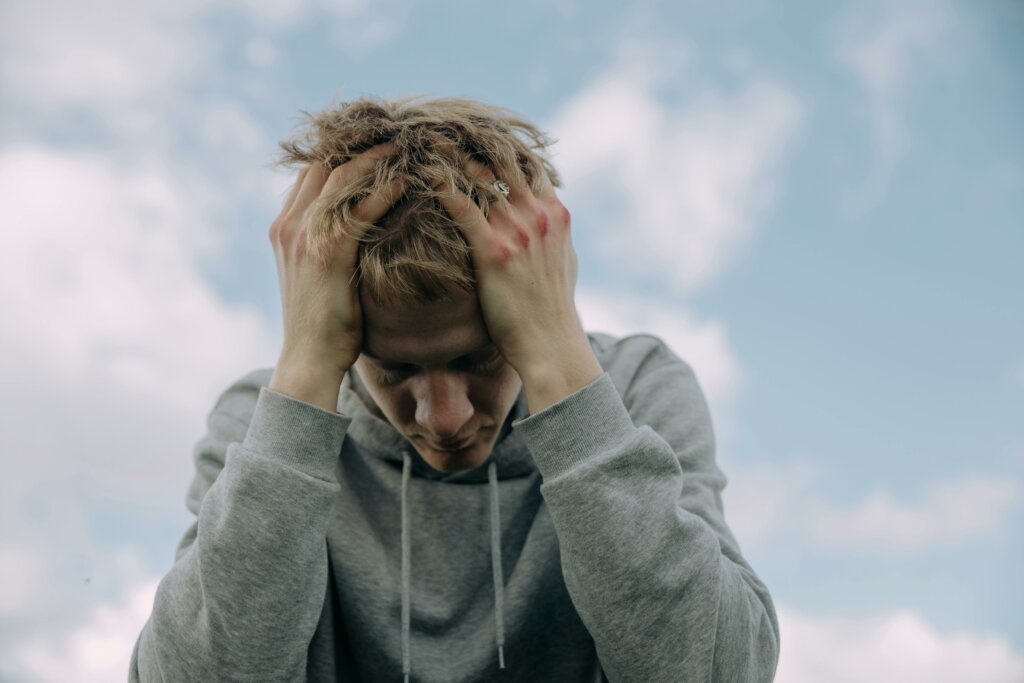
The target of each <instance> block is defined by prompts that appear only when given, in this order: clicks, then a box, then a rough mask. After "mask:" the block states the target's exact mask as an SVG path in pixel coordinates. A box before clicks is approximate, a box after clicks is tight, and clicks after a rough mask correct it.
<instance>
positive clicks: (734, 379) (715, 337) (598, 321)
mask: <svg viewBox="0 0 1024 683" xmlns="http://www.w3.org/2000/svg"><path fill="white" fill-rule="evenodd" d="M576 305H577V310H578V311H579V314H580V319H581V321H582V322H583V324H584V327H585V328H586V329H587V330H588V331H595V332H607V333H609V334H612V335H614V336H619V337H621V336H625V335H628V334H638V333H648V334H654V335H656V336H658V337H660V338H661V339H662V340H664V341H665V343H666V344H668V346H669V347H670V348H671V349H672V350H673V351H674V352H675V353H676V355H678V356H679V357H680V358H682V359H683V360H684V361H686V362H687V363H689V364H690V365H691V366H692V367H693V369H694V373H695V374H696V375H697V379H698V381H699V382H700V384H701V388H702V389H703V390H704V393H705V394H706V395H707V397H708V402H709V403H710V404H711V406H712V413H713V414H714V415H715V416H716V417H718V415H719V413H723V414H724V413H725V412H726V411H727V404H728V403H729V400H730V399H731V398H732V396H733V394H734V393H735V390H736V387H737V384H738V382H739V367H738V363H737V361H736V356H735V353H734V352H733V350H732V348H731V347H730V345H729V340H728V337H727V335H726V332H725V329H724V328H723V327H722V325H721V324H720V323H718V322H714V321H706V322H698V321H696V320H694V319H693V317H692V316H691V315H690V314H689V313H687V312H686V311H685V310H684V309H683V308H682V307H672V308H669V307H668V306H667V305H666V303H665V302H664V301H653V300H651V299H650V298H646V297H642V296H637V295H634V294H630V293H628V292H607V291H598V290H595V289H592V288H588V287H578V288H577V291H576Z"/></svg>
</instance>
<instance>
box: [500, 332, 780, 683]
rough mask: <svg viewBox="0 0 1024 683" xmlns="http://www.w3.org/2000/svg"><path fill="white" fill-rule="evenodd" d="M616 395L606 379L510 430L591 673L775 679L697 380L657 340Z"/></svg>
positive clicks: (766, 614) (763, 598) (772, 646)
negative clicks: (590, 653)
mask: <svg viewBox="0 0 1024 683" xmlns="http://www.w3.org/2000/svg"><path fill="white" fill-rule="evenodd" d="M619 343H638V340H637V339H635V338H634V339H633V340H632V341H629V340H628V339H627V340H623V341H620V342H619ZM622 383H623V385H627V386H626V388H625V391H624V392H623V394H622V397H620V393H619V390H618V389H617V388H616V385H615V384H614V383H613V381H612V377H611V376H610V375H609V374H608V373H603V374H602V375H601V376H600V377H598V378H597V379H596V380H594V381H593V382H591V383H590V384H587V385H586V386H584V387H583V388H581V389H579V390H577V391H575V392H574V393H572V394H571V395H569V396H567V397H565V398H563V399H562V400H560V401H558V402H556V403H554V404H552V405H549V406H547V407H546V408H544V409H543V410H541V411H540V412H538V413H536V414H532V415H530V416H529V417H527V418H524V419H522V420H518V421H516V422H514V423H513V427H514V428H515V429H516V430H517V431H519V432H520V433H521V434H522V435H523V438H524V439H525V441H526V443H527V445H528V446H529V448H530V451H531V453H532V454H533V455H534V460H535V461H536V463H537V466H538V467H539V468H540V470H541V474H542V475H543V478H544V483H543V484H542V485H541V493H542V494H543V496H544V500H545V502H546V504H547V506H548V509H549V511H550V514H551V518H552V521H553V523H554V525H555V530H556V532H557V534H558V539H559V543H560V547H561V553H562V558H561V559H562V571H563V574H564V576H565V582H566V586H567V588H568V590H569V594H570V596H571V597H572V599H573V603H574V604H575V606H576V609H577V611H578V612H579V614H580V618H581V619H582V620H583V623H584V624H585V625H586V627H587V629H588V630H589V631H590V633H591V635H592V637H593V638H594V641H595V643H596V647H597V654H598V658H599V660H600V662H601V665H602V667H603V668H604V670H605V673H606V674H607V676H608V678H609V680H611V681H716V682H717V681H721V682H722V683H726V682H728V683H735V682H739V681H749V682H751V683H753V682H759V681H771V680H772V679H773V677H774V672H775V668H776V665H777V661H778V654H779V626H778V620H777V617H776V614H775V609H774V605H773V603H772V600H771V596H770V595H769V593H768V590H767V588H766V587H765V586H764V584H763V583H762V582H761V581H760V580H759V579H758V577H757V576H756V575H755V573H754V571H753V569H752V568H751V567H750V565H749V564H748V563H747V562H746V560H744V558H743V557H742V555H741V554H740V550H739V546H738V544H737V542H736V539H735V538H734V537H733V535H732V533H731V532H730V530H729V528H728V527H727V526H726V523H725V516H724V510H723V506H722V499H721V491H722V489H723V488H724V487H725V484H726V477H725V475H724V474H723V473H722V472H721V471H720V470H719V469H718V467H717V466H716V464H715V455H714V436H713V433H712V428H711V419H710V415H709V413H708V409H707V405H706V403H705V400H704V396H703V394H702V392H701V390H700V387H699V385H698V383H697V380H696V378H695V377H694V374H693V372H692V370H691V369H690V367H689V366H688V365H687V364H686V363H685V362H683V361H682V360H680V359H679V358H678V357H677V356H675V355H674V354H673V353H672V352H671V351H670V350H669V349H668V348H667V347H665V346H664V345H663V344H662V343H660V341H659V343H658V344H657V345H656V346H655V347H653V348H652V349H651V351H650V352H649V353H648V354H647V355H645V356H644V357H643V358H642V359H641V360H640V361H639V362H638V364H637V367H636V369H635V372H634V373H633V375H632V377H626V378H624V380H623V382H622Z"/></svg>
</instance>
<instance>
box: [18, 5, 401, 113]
mask: <svg viewBox="0 0 1024 683" xmlns="http://www.w3.org/2000/svg"><path fill="white" fill-rule="evenodd" d="M392 5H393V6H392V7H389V8H388V10H389V11H387V12H382V11H380V7H379V6H376V5H375V6H371V5H370V4H369V3H367V2H365V0H343V1H340V2H339V1H337V0H302V1H300V2H294V1H292V0H261V2H247V1H246V0H185V1H183V2H173V3H168V2H156V1H154V0H146V1H142V2H138V1H136V0H100V1H99V2H89V3H77V2H71V1H69V0H7V1H6V2H4V3H3V5H2V6H0V46H2V47H0V57H2V59H0V84H2V85H3V88H4V91H5V96H6V97H8V98H17V99H18V100H21V101H23V102H26V103H30V104H32V105H33V106H36V107H38V108H39V109H40V110H49V109H51V108H53V107H74V108H76V109H78V108H82V109H86V110H91V111H93V112H96V113H100V114H102V116H101V117H100V118H99V121H100V122H101V123H102V122H103V121H104V120H105V119H106V117H109V116H111V115H117V114H120V115H122V116H123V115H126V114H130V112H125V109H126V108H128V109H130V110H137V111H149V112H153V111H156V110H163V112H164V114H165V115H169V114H170V112H172V111H173V110H174V102H175V100H178V99H182V98H181V97H180V93H182V92H184V91H185V90H186V88H187V86H189V85H191V84H194V83H196V82H198V81H201V80H205V81H211V80H212V81H217V80H218V79H225V80H227V79H232V80H233V79H238V78H244V76H243V75H241V74H237V73H229V72H228V70H229V68H230V67H229V66H228V64H229V60H228V59H227V57H228V54H227V53H228V52H230V51H233V50H238V51H239V52H241V53H242V54H243V56H245V57H246V60H245V61H246V62H247V63H248V66H249V67H250V68H254V69H262V68H264V67H265V66H266V65H267V64H268V63H270V62H271V61H272V60H273V56H274V52H275V44H274V40H275V39H276V37H277V36H281V35H283V34H285V33H286V32H287V31H289V30H291V29H293V28H294V27H295V26H296V25H298V24H299V23H300V22H302V21H305V20H308V19H309V18H310V16H311V15H313V14H314V13H316V14H318V15H320V17H318V18H320V19H321V20H322V21H323V22H324V23H326V24H327V25H328V26H333V27H334V30H335V32H336V33H337V34H338V35H337V41H336V43H335V45H334V47H335V48H337V49H338V50H340V51H343V52H344V51H365V50H366V49H368V48H371V47H376V46H379V45H382V44H384V43H387V42H389V41H391V40H393V39H395V38H396V37H397V36H398V35H399V33H400V30H401V27H402V21H403V12H402V11H401V9H402V8H403V7H404V6H405V3H404V2H395V3H392ZM225 13H231V14H233V15H234V16H235V18H236V23H237V24H238V25H241V26H245V27H255V29H256V32H257V33H261V34H263V36H264V37H263V38H262V39H260V40H256V41H248V42H245V41H244V40H242V39H241V38H238V42H239V43H240V44H239V45H235V41H236V36H234V35H231V34H225V33H224V32H223V30H222V29H220V28H217V29H216V30H215V29H214V27H212V26H210V25H209V24H208V23H207V22H206V20H207V19H208V18H209V17H210V16H212V15H214V14H222V15H223V14H225ZM65 113H66V112H65Z"/></svg>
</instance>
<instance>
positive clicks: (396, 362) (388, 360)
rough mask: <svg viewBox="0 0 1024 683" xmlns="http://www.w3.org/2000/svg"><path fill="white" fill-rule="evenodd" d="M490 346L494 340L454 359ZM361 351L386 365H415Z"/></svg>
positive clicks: (476, 352)
mask: <svg viewBox="0 0 1024 683" xmlns="http://www.w3.org/2000/svg"><path fill="white" fill-rule="evenodd" d="M492 348H494V342H493V341H491V342H487V343H486V344H484V345H483V346H480V347H477V348H475V349H473V350H471V351H467V352H466V353H463V354H461V355H459V356H456V360H458V359H459V358H465V357H467V356H475V355H476V354H478V353H482V352H484V351H487V350H490V349H492ZM361 353H362V354H363V355H364V356H366V357H367V358H369V359H370V360H374V361H377V362H378V363H386V364H388V365H407V364H408V365H416V364H415V363H408V362H407V361H404V360H392V359H390V358H378V357H377V356H375V355H373V354H372V353H369V352H368V351H366V350H365V349H364V350H363V351H361Z"/></svg>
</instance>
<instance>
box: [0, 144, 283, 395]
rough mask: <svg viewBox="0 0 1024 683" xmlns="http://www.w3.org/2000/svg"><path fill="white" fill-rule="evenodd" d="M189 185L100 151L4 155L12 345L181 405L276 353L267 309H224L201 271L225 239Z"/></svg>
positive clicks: (75, 372) (58, 371)
mask: <svg viewBox="0 0 1024 683" xmlns="http://www.w3.org/2000/svg"><path fill="white" fill-rule="evenodd" d="M186 188H187V186H184V187H183V186H181V185H180V184H178V181H177V180H176V179H175V178H173V177H170V176H168V175H167V174H166V173H165V172H163V171H162V170H161V169H159V168H154V167H145V166H142V167H128V168H121V167H119V166H117V165H115V164H113V163H112V162H111V161H109V160H107V159H104V158H103V157H99V156H95V155H89V154H80V155H73V154H64V155H59V154H56V153H54V152H51V151H49V150H46V149H43V148H22V149H17V150H7V151H5V152H3V153H0V203H2V204H3V206H4V207H5V216H4V219H5V222H7V224H8V226H9V227H8V228H6V229H5V230H4V231H3V234H2V238H0V240H2V241H0V245H2V251H0V267H2V270H0V315H2V316H3V318H4V320H6V321H7V323H8V328H7V329H8V333H7V334H6V335H5V338H4V341H3V345H4V346H5V347H20V348H22V349H26V350H31V352H32V354H33V355H34V356H35V357H36V358H40V359H46V363H47V365H48V366H49V367H50V368H51V369H52V372H53V374H54V376H55V377H58V378H60V379H61V380H63V381H69V380H77V381H81V380H84V379H85V378H92V379H95V380H96V381H102V382H111V381H113V382H116V383H117V385H118V386H120V387H123V388H125V389H131V390H134V391H139V392H140V393H142V394H145V395H149V396H151V397H153V398H154V399H156V400H160V401H163V402H169V403H175V404H177V405H179V406H183V407H184V406H193V405H194V404H195V399H196V396H197V395H200V396H202V395H209V394H210V392H211V391H213V390H214V387H215V386H220V385H222V384H223V382H224V380H225V379H226V378H227V377H230V376H233V375H236V374H237V373H238V371H239V369H240V368H244V367H247V366H253V365H256V364H266V362H267V361H270V362H271V363H272V362H273V361H274V360H276V351H275V349H274V348H273V344H271V341H272V339H271V338H272V334H271V332H270V330H268V328H267V326H266V324H265V322H264V321H263V320H262V319H261V317H260V316H258V315H257V314H256V312H255V311H252V310H246V309H244V308H231V307H228V306H225V305H224V304H223V303H221V302H220V300H219V299H218V297H217V295H216V294H215V293H214V292H213V291H212V290H211V289H210V287H209V285H208V284H207V283H206V281H205V279H204V277H203V276H202V274H201V273H200V272H199V271H198V268H197V262H198V260H199V259H200V258H201V257H206V258H212V257H213V256H214V255H215V254H218V253H220V252H221V251H222V250H223V248H224V247H223V245H222V244H220V242H219V240H218V238H216V237H215V235H218V232H217V231H215V230H213V229H211V228H210V226H209V225H208V223H207V222H206V221H205V220H204V217H203V216H202V215H201V214H200V213H199V211H198V210H197V209H196V207H195V205H194V202H193V200H192V198H191V197H190V196H189V195H188V194H186V193H184V190H186ZM267 248H268V249H269V248H270V247H269V243H268V246H267ZM8 350H10V351H11V352H13V348H9V349H8Z"/></svg>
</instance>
